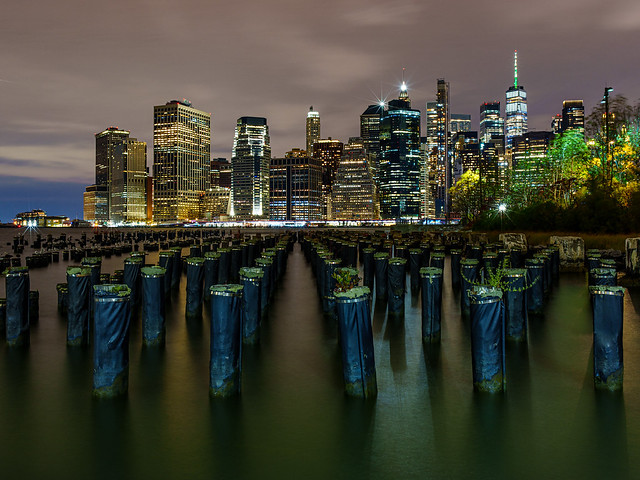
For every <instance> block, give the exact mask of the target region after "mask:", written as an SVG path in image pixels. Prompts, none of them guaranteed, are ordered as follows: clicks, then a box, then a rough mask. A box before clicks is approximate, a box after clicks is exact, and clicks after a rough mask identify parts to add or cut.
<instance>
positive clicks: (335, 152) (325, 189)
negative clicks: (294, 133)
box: [313, 137, 344, 218]
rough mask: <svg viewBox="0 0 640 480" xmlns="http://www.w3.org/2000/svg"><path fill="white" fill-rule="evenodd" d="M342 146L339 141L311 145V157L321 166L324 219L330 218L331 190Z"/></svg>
mask: <svg viewBox="0 0 640 480" xmlns="http://www.w3.org/2000/svg"><path fill="white" fill-rule="evenodd" d="M343 150H344V144H343V143H342V142H341V141H340V140H333V139H332V138H331V137H329V138H328V139H322V140H318V141H317V142H316V143H314V145H313V157H314V158H317V159H319V160H320V163H321V165H322V200H323V203H324V207H323V214H324V218H330V216H331V189H332V187H333V181H334V179H335V177H336V171H337V170H338V163H340V159H341V158H342V152H343Z"/></svg>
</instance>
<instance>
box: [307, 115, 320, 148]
mask: <svg viewBox="0 0 640 480" xmlns="http://www.w3.org/2000/svg"><path fill="white" fill-rule="evenodd" d="M318 140H320V114H319V113H318V112H316V111H314V110H313V105H312V106H311V107H309V112H308V113H307V154H308V155H309V156H312V155H313V144H314V143H316V142H317V141H318Z"/></svg>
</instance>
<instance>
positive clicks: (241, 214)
mask: <svg viewBox="0 0 640 480" xmlns="http://www.w3.org/2000/svg"><path fill="white" fill-rule="evenodd" d="M270 160H271V140H270V137H269V126H268V125H267V119H266V118H263V117H240V118H239V119H238V121H237V122H236V130H235V136H234V139H233V152H232V157H231V211H230V214H231V216H232V217H236V218H238V219H268V218H269V164H270Z"/></svg>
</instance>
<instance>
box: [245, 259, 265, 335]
mask: <svg viewBox="0 0 640 480" xmlns="http://www.w3.org/2000/svg"><path fill="white" fill-rule="evenodd" d="M263 276H264V271H263V270H262V269H261V268H256V267H253V268H249V267H243V268H241V269H240V282H241V283H242V287H243V295H242V314H243V317H242V343H244V344H248V345H251V344H256V343H258V342H259V340H260V318H261V316H262V308H261V306H260V301H261V296H260V285H261V284H262V277H263Z"/></svg>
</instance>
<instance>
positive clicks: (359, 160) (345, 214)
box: [331, 139, 380, 220]
mask: <svg viewBox="0 0 640 480" xmlns="http://www.w3.org/2000/svg"><path fill="white" fill-rule="evenodd" d="M358 140H360V139H351V140H350V141H349V143H348V144H347V146H345V153H344V156H343V157H342V159H341V160H340V164H339V165H338V170H337V171H336V178H335V182H334V185H333V190H332V192H331V206H332V210H331V219H333V220H377V219H379V218H380V205H379V201H378V193H377V188H376V183H375V179H374V176H373V169H372V168H371V164H370V162H369V156H368V154H367V152H366V149H365V147H364V143H362V142H361V143H358Z"/></svg>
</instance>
